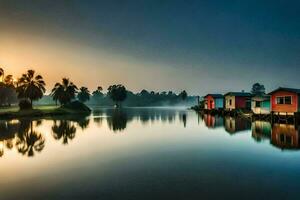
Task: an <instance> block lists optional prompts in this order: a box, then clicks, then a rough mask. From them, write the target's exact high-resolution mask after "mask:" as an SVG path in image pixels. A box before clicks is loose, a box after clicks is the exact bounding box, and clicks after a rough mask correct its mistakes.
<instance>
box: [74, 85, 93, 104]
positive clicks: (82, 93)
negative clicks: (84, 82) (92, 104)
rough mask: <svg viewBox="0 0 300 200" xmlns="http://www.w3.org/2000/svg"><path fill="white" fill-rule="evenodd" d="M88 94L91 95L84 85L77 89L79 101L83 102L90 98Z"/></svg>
mask: <svg viewBox="0 0 300 200" xmlns="http://www.w3.org/2000/svg"><path fill="white" fill-rule="evenodd" d="M90 96H91V94H90V91H89V89H88V88H86V87H81V88H80V89H79V93H78V95H77V98H78V100H79V101H80V102H82V103H84V102H86V101H88V100H90Z"/></svg>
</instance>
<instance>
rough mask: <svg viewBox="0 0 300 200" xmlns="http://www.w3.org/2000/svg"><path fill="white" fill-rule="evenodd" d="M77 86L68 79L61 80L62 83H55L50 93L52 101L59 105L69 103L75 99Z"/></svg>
mask: <svg viewBox="0 0 300 200" xmlns="http://www.w3.org/2000/svg"><path fill="white" fill-rule="evenodd" d="M77 90H78V88H77V86H76V85H75V84H74V83H73V82H71V81H70V80H69V79H68V78H63V79H62V83H56V84H55V86H54V88H53V89H52V91H51V96H52V98H53V100H54V101H56V102H57V101H59V103H60V104H61V105H65V104H67V103H70V102H71V101H72V99H74V98H75V95H76V93H77Z"/></svg>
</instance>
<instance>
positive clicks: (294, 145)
mask: <svg viewBox="0 0 300 200" xmlns="http://www.w3.org/2000/svg"><path fill="white" fill-rule="evenodd" d="M271 144H273V145H274V146H276V147H278V148H281V149H299V148H300V146H299V127H296V126H295V125H291V124H274V125H273V127H272V137H271Z"/></svg>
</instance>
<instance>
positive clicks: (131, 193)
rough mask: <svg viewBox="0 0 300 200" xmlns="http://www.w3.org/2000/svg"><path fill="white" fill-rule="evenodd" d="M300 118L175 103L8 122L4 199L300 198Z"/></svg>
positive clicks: (3, 139)
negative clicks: (224, 112)
mask: <svg viewBox="0 0 300 200" xmlns="http://www.w3.org/2000/svg"><path fill="white" fill-rule="evenodd" d="M299 130H300V128H299V126H296V125H287V124H273V125H271V124H270V123H268V122H263V121H255V122H251V121H249V120H247V119H242V118H233V117H225V118H223V117H218V116H211V115H199V114H197V113H196V112H194V111H190V110H186V109H181V108H178V109H174V108H128V109H122V110H121V111H116V110H113V109H102V108H101V109H100V108H95V110H94V112H93V114H92V115H91V116H88V117H78V116H68V117H64V118H56V119H43V120H36V119H32V120H31V119H22V120H10V121H1V122H0V148H1V149H0V151H1V157H0V174H1V176H0V199H1V200H2V199H5V200H6V199H8V200H10V199H126V200H127V199H141V200H142V199H152V200H153V199H184V200H188V199H298V196H299V192H298V188H299V185H300V151H298V150H299V147H300V143H299V142H300V139H299V132H300V131H299Z"/></svg>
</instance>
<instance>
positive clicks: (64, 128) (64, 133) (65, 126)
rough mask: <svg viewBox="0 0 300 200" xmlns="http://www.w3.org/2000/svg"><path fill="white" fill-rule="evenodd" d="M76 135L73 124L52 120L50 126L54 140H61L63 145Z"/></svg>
mask: <svg viewBox="0 0 300 200" xmlns="http://www.w3.org/2000/svg"><path fill="white" fill-rule="evenodd" d="M75 134H76V127H75V125H74V123H73V122H71V121H67V120H59V121H56V120H54V124H53V126H52V136H53V137H54V139H56V140H61V139H62V143H63V144H68V143H69V140H73V139H74V138H75Z"/></svg>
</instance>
